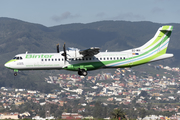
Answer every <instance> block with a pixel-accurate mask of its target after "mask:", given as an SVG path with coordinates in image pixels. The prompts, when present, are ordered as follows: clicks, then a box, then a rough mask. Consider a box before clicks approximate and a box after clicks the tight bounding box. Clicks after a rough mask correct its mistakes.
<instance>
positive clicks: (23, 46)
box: [0, 18, 180, 86]
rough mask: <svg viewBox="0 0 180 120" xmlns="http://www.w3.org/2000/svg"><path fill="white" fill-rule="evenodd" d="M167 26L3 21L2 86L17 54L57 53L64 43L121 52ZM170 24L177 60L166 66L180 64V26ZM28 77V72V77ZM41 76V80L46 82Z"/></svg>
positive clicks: (0, 31)
mask: <svg viewBox="0 0 180 120" xmlns="http://www.w3.org/2000/svg"><path fill="white" fill-rule="evenodd" d="M163 25H165V24H159V23H152V22H127V21H99V22H93V23H88V24H81V23H74V24H67V25H59V26H53V27H46V26H43V25H40V24H33V23H28V22H25V21H21V20H17V19H11V18H0V55H1V59H0V70H1V71H2V70H3V73H4V74H3V75H2V76H0V86H2V85H1V81H2V79H9V80H11V79H12V78H11V77H9V76H10V75H9V74H8V73H9V72H8V71H10V70H8V69H4V66H3V65H4V63H5V62H7V61H8V60H10V59H11V58H12V57H13V56H14V55H16V54H19V53H25V52H26V51H28V52H31V53H32V52H35V53H43V52H56V44H57V43H60V49H62V46H63V44H64V42H66V45H67V46H69V47H78V48H80V49H85V48H89V47H100V48H101V51H105V50H108V51H121V50H125V49H130V48H134V47H139V46H141V45H143V44H144V43H146V42H147V41H148V40H149V39H151V38H152V37H153V36H154V35H155V33H156V31H157V29H158V28H159V27H161V26H163ZM168 25H173V26H174V30H173V32H172V34H171V40H170V43H169V47H168V50H167V52H169V53H173V54H174V57H173V58H171V59H168V60H166V61H165V62H164V63H165V64H166V65H171V66H177V65H179V64H180V63H179V59H180V56H179V50H180V47H179V45H178V44H177V43H179V41H180V37H179V35H180V24H175V23H168ZM161 63H163V62H161ZM40 74H41V73H40ZM43 74H46V73H43ZM12 75H13V74H12ZM28 75H29V74H28V72H27V73H26V75H25V76H28ZM41 77H42V76H40V78H39V79H43V77H42V78H41ZM19 79H23V78H19ZM28 79H29V78H28Z"/></svg>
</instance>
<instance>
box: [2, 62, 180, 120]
mask: <svg viewBox="0 0 180 120" xmlns="http://www.w3.org/2000/svg"><path fill="white" fill-rule="evenodd" d="M179 77H180V69H179V68H178V67H173V68H171V67H169V66H163V65H152V64H147V65H143V66H140V67H134V68H125V69H121V68H118V69H113V70H111V72H108V73H107V72H101V73H97V74H96V75H94V76H86V77H84V76H83V77H82V76H79V75H74V74H55V75H52V74H51V75H50V76H49V77H46V78H44V80H45V81H46V82H47V83H48V84H53V85H59V87H60V88H61V90H54V91H53V92H51V93H48V94H47V93H46V94H45V93H41V92H40V91H36V90H28V89H26V88H22V89H17V88H7V87H1V90H0V119H9V118H10V119H23V118H30V119H93V118H104V119H110V118H112V114H111V113H112V112H113V110H114V109H121V110H122V111H123V112H124V113H125V115H126V118H127V119H139V120H142V119H143V120H147V119H151V120H153V119H162V120H165V119H173V120H178V119H180V103H179V101H180V86H179V85H180V78H179Z"/></svg>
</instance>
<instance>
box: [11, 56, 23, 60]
mask: <svg viewBox="0 0 180 120" xmlns="http://www.w3.org/2000/svg"><path fill="white" fill-rule="evenodd" d="M13 59H15V60H22V57H21V56H15V57H14V58H13Z"/></svg>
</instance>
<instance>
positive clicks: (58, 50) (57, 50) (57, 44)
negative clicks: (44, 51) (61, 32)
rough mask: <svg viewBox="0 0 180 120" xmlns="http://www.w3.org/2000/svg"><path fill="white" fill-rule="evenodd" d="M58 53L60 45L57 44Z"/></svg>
mask: <svg viewBox="0 0 180 120" xmlns="http://www.w3.org/2000/svg"><path fill="white" fill-rule="evenodd" d="M57 53H59V43H58V44H57Z"/></svg>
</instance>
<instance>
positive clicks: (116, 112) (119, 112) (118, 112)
mask: <svg viewBox="0 0 180 120" xmlns="http://www.w3.org/2000/svg"><path fill="white" fill-rule="evenodd" d="M111 117H112V118H113V119H119V118H121V120H123V119H126V117H125V113H124V111H123V110H121V109H114V111H113V112H112V113H111Z"/></svg>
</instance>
